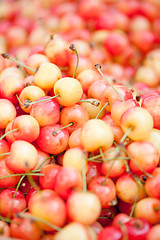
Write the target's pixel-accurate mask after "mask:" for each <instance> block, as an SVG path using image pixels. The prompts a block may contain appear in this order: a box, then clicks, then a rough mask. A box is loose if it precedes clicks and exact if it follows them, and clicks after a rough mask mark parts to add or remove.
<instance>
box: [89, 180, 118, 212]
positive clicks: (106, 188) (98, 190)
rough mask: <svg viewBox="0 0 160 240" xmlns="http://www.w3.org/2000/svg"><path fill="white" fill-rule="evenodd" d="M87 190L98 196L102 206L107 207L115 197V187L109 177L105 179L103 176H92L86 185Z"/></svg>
mask: <svg viewBox="0 0 160 240" xmlns="http://www.w3.org/2000/svg"><path fill="white" fill-rule="evenodd" d="M88 190H90V191H92V192H94V193H95V194H96V195H97V196H98V198H99V199H100V201H101V204H102V207H103V208H107V207H108V206H109V204H110V203H111V202H112V201H114V200H115V198H116V188H115V184H114V182H113V181H112V180H111V178H107V179H105V177H104V176H99V177H95V178H93V179H92V180H91V181H90V183H89V185H88Z"/></svg>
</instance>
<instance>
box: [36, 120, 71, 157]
mask: <svg viewBox="0 0 160 240" xmlns="http://www.w3.org/2000/svg"><path fill="white" fill-rule="evenodd" d="M61 127H63V126H62V125H60V124H53V125H50V126H46V127H42V128H41V129H40V134H39V136H38V138H37V143H38V146H39V147H40V149H41V150H43V151H44V152H47V153H50V154H58V153H61V152H63V151H64V150H65V149H66V148H67V146H68V140H69V133H68V131H67V129H64V128H63V129H61Z"/></svg>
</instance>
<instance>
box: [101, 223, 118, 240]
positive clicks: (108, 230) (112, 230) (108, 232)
mask: <svg viewBox="0 0 160 240" xmlns="http://www.w3.org/2000/svg"><path fill="white" fill-rule="evenodd" d="M122 238H123V235H122V232H121V230H120V229H119V228H117V227H115V226H107V227H105V228H104V229H102V231H101V232H100V234H99V235H98V238H97V240H109V239H112V240H121V239H122Z"/></svg>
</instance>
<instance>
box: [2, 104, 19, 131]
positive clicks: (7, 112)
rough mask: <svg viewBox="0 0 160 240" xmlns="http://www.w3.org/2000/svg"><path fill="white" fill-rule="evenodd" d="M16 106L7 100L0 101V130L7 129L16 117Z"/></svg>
mask: <svg viewBox="0 0 160 240" xmlns="http://www.w3.org/2000/svg"><path fill="white" fill-rule="evenodd" d="M16 114H17V112H16V108H15V106H14V105H13V104H12V103H11V102H10V101H9V100H7V99H0V129H3V128H6V126H7V124H8V123H9V122H11V121H12V120H13V119H15V117H16Z"/></svg>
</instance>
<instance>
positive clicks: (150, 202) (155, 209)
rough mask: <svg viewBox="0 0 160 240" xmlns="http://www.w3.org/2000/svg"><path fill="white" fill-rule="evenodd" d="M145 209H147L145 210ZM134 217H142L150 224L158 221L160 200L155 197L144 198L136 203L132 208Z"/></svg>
mask: <svg viewBox="0 0 160 240" xmlns="http://www.w3.org/2000/svg"><path fill="white" fill-rule="evenodd" d="M146 209H147V211H146ZM134 216H135V217H136V218H139V217H140V218H144V219H146V220H147V221H148V222H150V223H151V224H157V223H159V221H160V200H159V199H157V198H152V197H148V198H144V199H142V200H140V201H139V202H137V203H136V206H135V209H134Z"/></svg>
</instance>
